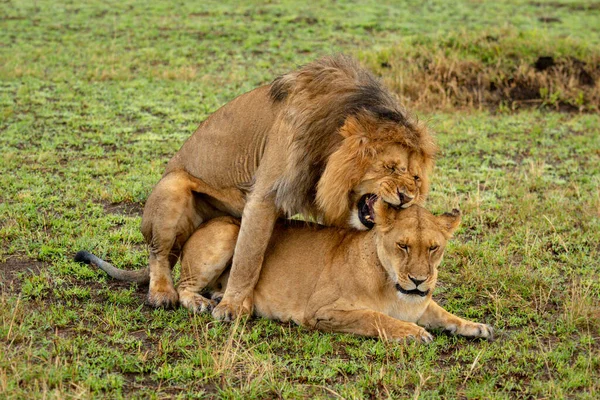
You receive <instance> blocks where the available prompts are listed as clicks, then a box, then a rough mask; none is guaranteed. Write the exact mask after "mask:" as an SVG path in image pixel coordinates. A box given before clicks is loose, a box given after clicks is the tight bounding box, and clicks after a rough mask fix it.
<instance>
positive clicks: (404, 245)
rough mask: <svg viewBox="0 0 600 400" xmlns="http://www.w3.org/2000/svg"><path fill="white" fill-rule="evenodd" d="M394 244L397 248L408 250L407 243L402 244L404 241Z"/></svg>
mask: <svg viewBox="0 0 600 400" xmlns="http://www.w3.org/2000/svg"><path fill="white" fill-rule="evenodd" d="M396 246H398V248H399V249H401V250H404V251H407V250H408V245H406V244H404V243H396Z"/></svg>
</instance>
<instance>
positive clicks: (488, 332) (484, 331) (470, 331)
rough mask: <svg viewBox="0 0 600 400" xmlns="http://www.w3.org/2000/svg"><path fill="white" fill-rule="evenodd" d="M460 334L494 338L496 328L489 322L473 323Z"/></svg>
mask: <svg viewBox="0 0 600 400" xmlns="http://www.w3.org/2000/svg"><path fill="white" fill-rule="evenodd" d="M460 334H461V335H463V336H468V337H475V338H484V339H488V340H492V339H493V338H494V328H492V327H491V326H490V325H487V324H476V323H473V324H469V325H467V326H465V327H464V328H463V329H462V332H460Z"/></svg>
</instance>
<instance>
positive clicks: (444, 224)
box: [87, 201, 493, 342]
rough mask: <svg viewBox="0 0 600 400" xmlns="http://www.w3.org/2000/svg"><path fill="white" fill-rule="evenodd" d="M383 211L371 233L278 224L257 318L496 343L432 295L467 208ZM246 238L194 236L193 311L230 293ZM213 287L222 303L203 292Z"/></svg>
mask: <svg viewBox="0 0 600 400" xmlns="http://www.w3.org/2000/svg"><path fill="white" fill-rule="evenodd" d="M375 207H376V213H375V222H376V224H375V228H374V229H373V230H371V231H368V232H364V231H363V232H360V231H355V230H347V229H339V228H327V227H318V226H314V225H309V224H299V223H294V222H287V223H279V224H277V225H276V226H275V229H274V231H273V235H272V238H271V241H270V243H269V246H268V247H267V250H266V254H265V259H264V265H263V267H262V270H261V273H260V278H259V280H258V282H257V285H256V287H255V288H254V293H253V295H252V299H253V302H254V311H255V313H256V314H257V315H259V316H263V317H267V318H272V319H278V320H282V321H289V320H292V321H294V322H296V323H298V324H300V325H305V326H309V327H313V328H317V329H321V330H326V331H335V332H348V333H356V334H359V335H365V336H382V337H384V338H388V339H403V338H408V337H412V338H416V339H419V340H421V341H425V342H429V341H431V340H432V336H431V335H430V334H429V333H428V332H427V331H426V330H425V329H423V328H421V327H419V326H418V325H421V326H424V327H426V328H443V329H446V330H448V331H450V332H452V333H456V334H459V335H463V336H471V337H483V338H492V336H493V330H492V328H491V327H490V326H488V325H484V324H478V323H474V322H470V321H466V320H464V319H462V318H459V317H457V316H455V315H452V314H450V313H449V312H447V311H445V310H444V309H443V308H442V307H440V306H439V305H438V304H437V303H436V302H435V301H433V300H432V298H431V296H432V292H433V289H434V287H435V284H436V280H437V267H438V265H439V264H440V262H441V261H442V256H443V254H444V248H445V245H446V241H447V240H448V238H450V237H451V235H452V233H453V232H454V230H455V229H456V228H457V226H458V224H459V223H460V213H459V212H458V210H453V212H452V213H446V214H443V215H441V216H434V215H432V214H431V213H429V212H428V211H427V210H425V209H424V208H422V207H420V206H412V207H410V208H407V209H399V210H396V209H394V208H392V207H391V206H389V205H387V204H386V203H385V202H383V201H378V202H377V204H376V205H375ZM239 231H240V228H239V221H238V220H237V219H235V218H232V217H222V218H217V219H214V220H212V221H209V222H207V223H205V224H203V225H201V226H200V227H199V229H198V230H197V231H196V232H195V233H194V234H193V235H192V236H191V237H190V239H189V240H188V242H187V243H186V244H185V246H184V248H183V256H182V261H181V265H182V269H181V281H180V283H179V286H178V288H177V290H178V292H179V299H180V302H181V304H182V305H183V306H184V307H186V308H188V309H190V310H192V311H194V312H200V311H205V310H207V309H210V308H211V307H212V306H213V305H214V304H215V300H214V299H218V298H219V297H220V296H221V291H222V290H223V288H224V287H226V285H227V280H228V276H227V275H228V271H227V268H228V266H229V265H231V259H232V257H233V254H234V249H235V246H236V239H237V235H238V233H239ZM87 261H88V262H92V263H94V264H96V265H98V266H99V267H101V268H102V269H104V270H105V271H107V272H109V274H110V275H112V276H115V277H118V278H121V279H123V278H125V277H129V278H131V277H132V276H133V275H135V274H139V271H124V270H115V269H111V268H113V267H112V266H110V265H108V264H106V263H104V262H103V261H101V260H99V259H97V258H90V257H89V255H88V257H87ZM298 266H302V267H301V268H299V267H298ZM115 272H117V273H116V274H115ZM119 274H120V275H119ZM123 274H125V275H123ZM146 275H147V274H146ZM207 288H208V289H209V290H210V291H212V298H213V300H209V298H207V297H204V296H202V295H201V294H200V292H201V291H202V290H204V289H207ZM247 301H250V298H248V300H247ZM245 306H246V307H248V308H251V305H250V304H246V305H245ZM417 324H418V325H417Z"/></svg>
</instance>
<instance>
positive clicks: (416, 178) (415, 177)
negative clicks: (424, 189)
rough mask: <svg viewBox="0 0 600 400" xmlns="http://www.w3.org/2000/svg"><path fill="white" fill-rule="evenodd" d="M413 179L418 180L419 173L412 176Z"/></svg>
mask: <svg viewBox="0 0 600 400" xmlns="http://www.w3.org/2000/svg"><path fill="white" fill-rule="evenodd" d="M413 179H414V180H415V181H418V180H420V179H421V178H420V177H419V175H415V176H413Z"/></svg>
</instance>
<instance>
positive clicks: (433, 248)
mask: <svg viewBox="0 0 600 400" xmlns="http://www.w3.org/2000/svg"><path fill="white" fill-rule="evenodd" d="M439 248H440V246H437V245H433V246H431V247H430V248H429V251H436V250H437V249H439Z"/></svg>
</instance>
